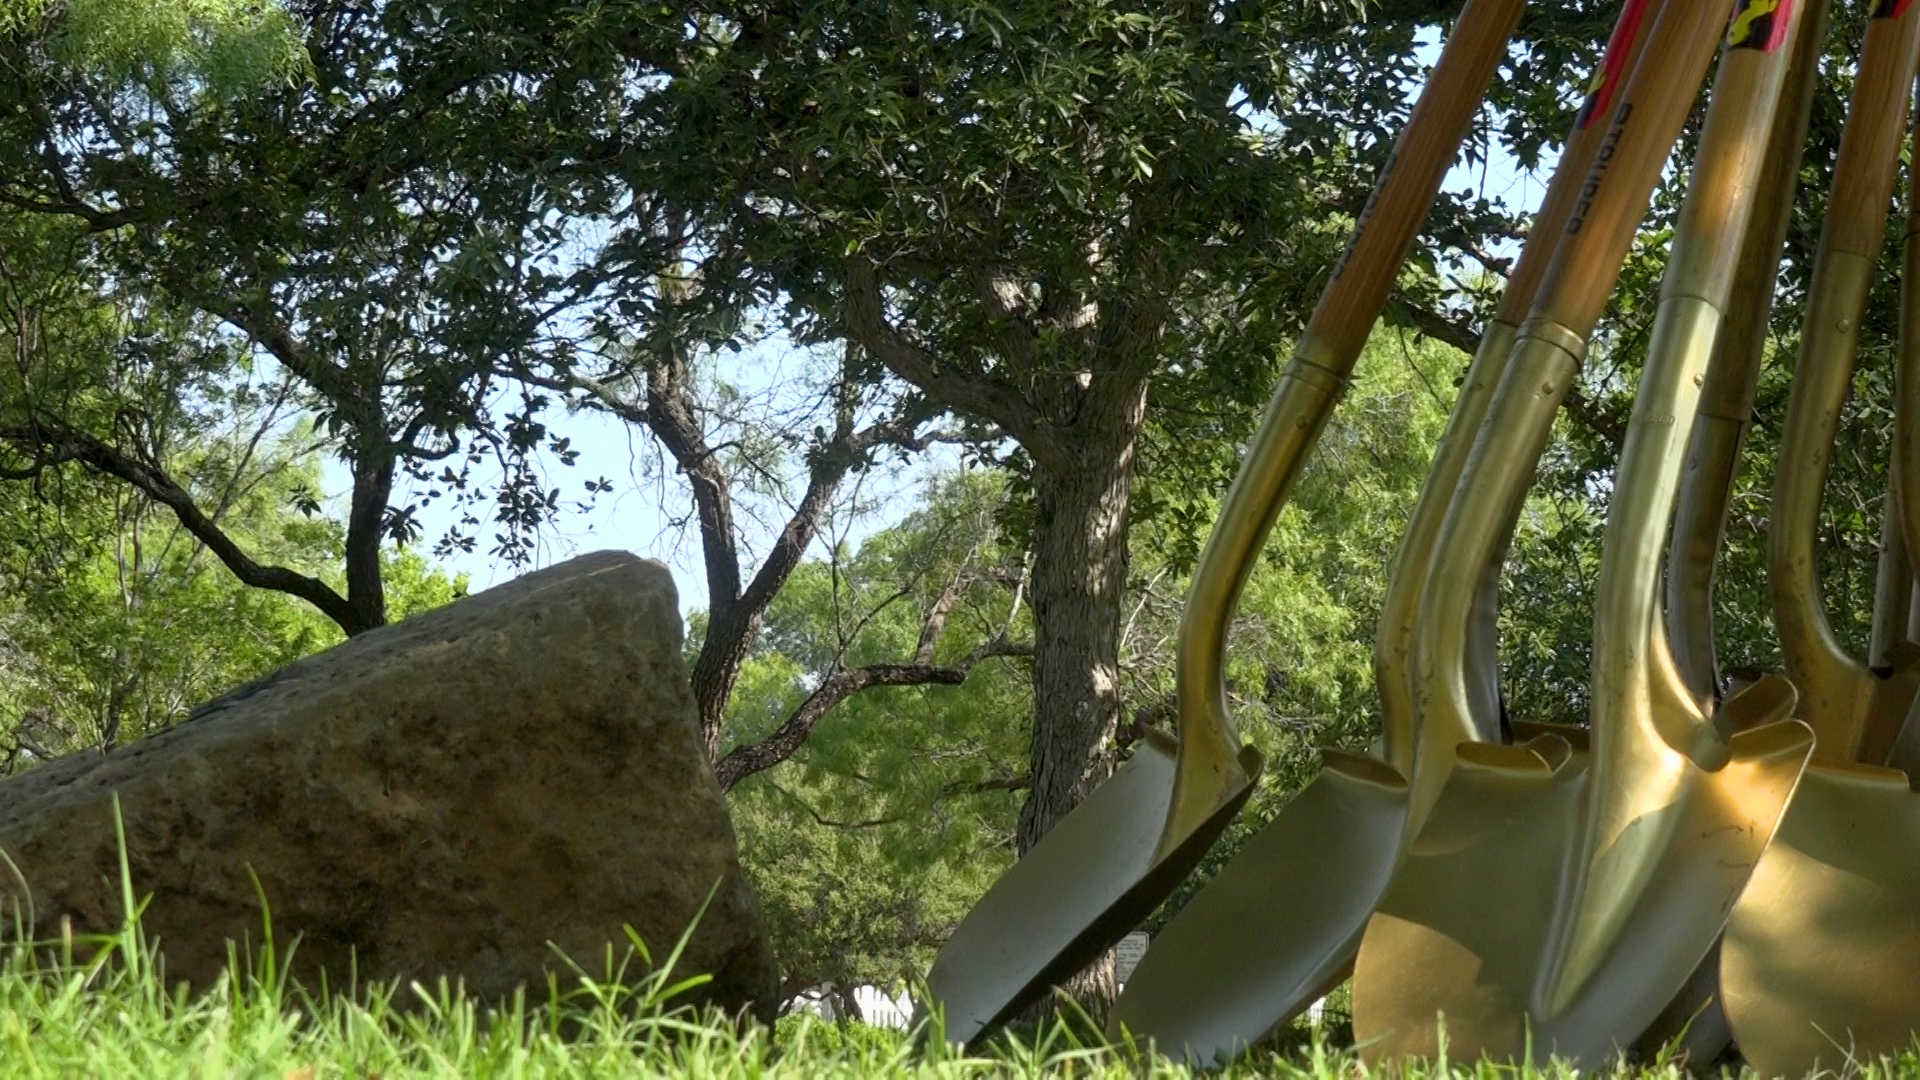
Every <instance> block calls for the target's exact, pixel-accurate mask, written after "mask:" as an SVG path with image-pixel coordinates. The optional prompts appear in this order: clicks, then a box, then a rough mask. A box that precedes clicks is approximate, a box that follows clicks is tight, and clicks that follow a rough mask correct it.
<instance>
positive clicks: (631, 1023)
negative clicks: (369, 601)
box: [0, 862, 1920, 1080]
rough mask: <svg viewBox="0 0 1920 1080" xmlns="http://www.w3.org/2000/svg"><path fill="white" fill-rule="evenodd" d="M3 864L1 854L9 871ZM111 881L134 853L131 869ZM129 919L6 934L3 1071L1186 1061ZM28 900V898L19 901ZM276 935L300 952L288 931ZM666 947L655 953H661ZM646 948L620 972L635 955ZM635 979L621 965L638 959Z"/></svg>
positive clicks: (605, 975) (1900, 1066) (1093, 1071)
mask: <svg viewBox="0 0 1920 1080" xmlns="http://www.w3.org/2000/svg"><path fill="white" fill-rule="evenodd" d="M6 869H8V867H7V866H5V865H0V872H3V871H5V870H6ZM122 875H123V877H122V880H123V882H124V881H125V867H124V862H123V865H122ZM122 901H123V903H124V904H125V905H126V910H127V912H128V917H127V919H126V921H125V926H124V927H123V929H122V930H121V931H120V932H119V933H117V934H114V935H111V936H108V937H104V938H90V939H88V938H81V939H76V940H72V941H63V942H52V943H47V942H42V943H37V944H35V945H32V946H29V945H28V944H26V943H24V942H23V941H22V940H21V936H20V934H19V933H18V932H17V931H18V929H19V927H20V926H22V925H23V921H22V919H21V915H20V914H16V916H15V919H14V922H13V926H14V929H15V931H16V932H15V933H14V934H13V935H11V936H10V937H8V938H6V940H7V941H10V942H12V944H7V945H0V1080H10V1078H13V1077H86V1078H115V1077H140V1078H143V1080H144V1078H149V1077H151V1078H156V1080H159V1078H168V1077H182V1078H184V1077H262V1078H273V1080H322V1078H336V1077H339V1078H345V1077H352V1078H356V1080H367V1078H374V1077H378V1078H380V1080H400V1078H403V1077H486V1078H496V1077H497V1078H509V1077H516V1078H517V1077H529V1078H549V1077H550V1078H562V1077H583V1078H584V1077H594V1078H598V1080H618V1078H625V1077H642V1076H663V1075H672V1076H692V1077H714V1078H720V1077H753V1078H762V1077H769V1078H770V1077H835V1076H846V1077H853V1076H859V1077H895V1076H898V1077H909V1076H912V1077H921V1076H927V1077H972V1076H994V1077H1002V1076H1016V1077H1018V1076H1040V1075H1043V1074H1044V1075H1061V1076H1073V1077H1104V1076H1114V1077H1133V1076H1152V1077H1177V1076H1187V1075H1190V1072H1189V1070H1187V1069H1186V1068H1184V1067H1182V1066H1179V1065H1176V1064H1173V1063H1171V1062H1168V1061H1166V1060H1165V1059H1162V1058H1158V1057H1156V1056H1154V1055H1153V1054H1152V1053H1150V1052H1149V1051H1147V1050H1145V1049H1143V1048H1140V1047H1136V1046H1129V1045H1117V1046H1116V1045H1112V1044H1108V1043H1105V1042H1104V1041H1103V1040H1100V1039H1098V1038H1097V1037H1095V1036H1091V1035H1089V1034H1086V1033H1087V1032H1090V1031H1091V1030H1093V1029H1092V1026H1091V1025H1088V1024H1085V1023H1084V1022H1083V1023H1077V1024H1076V1023H1069V1022H1061V1023H1059V1024H1056V1025H1055V1026H1053V1027H1051V1028H1050V1029H1048V1030H1046V1031H1044V1032H1041V1033H1028V1034H1026V1035H1024V1036H1021V1035H1017V1034H1016V1035H1008V1036H1004V1037H1002V1038H1001V1039H1000V1040H999V1041H998V1042H996V1043H995V1044H994V1045H992V1046H990V1047H989V1048H988V1049H987V1050H986V1051H984V1052H982V1053H980V1054H975V1055H967V1054H963V1053H961V1052H959V1051H957V1050H954V1049H951V1048H948V1047H947V1046H946V1045H945V1043H944V1040H940V1039H925V1040H922V1039H918V1038H916V1037H915V1036H914V1035H913V1034H911V1033H906V1032H897V1031H890V1030H885V1029H881V1028H873V1027H867V1026H866V1025H862V1024H857V1023H856V1024H846V1025H836V1024H834V1023H833V1022H830V1021H824V1020H820V1019H818V1018H816V1017H813V1016H811V1015H806V1014H800V1015H792V1016H788V1017H784V1018H782V1020H781V1021H780V1023H779V1025H778V1026H777V1027H776V1028H775V1029H773V1030H769V1029H767V1028H765V1027H761V1026H759V1025H755V1024H751V1023H748V1024H745V1025H734V1024H730V1023H728V1022H726V1021H725V1020H724V1019H723V1018H721V1017H718V1016H713V1015H702V1014H700V1013H699V1012H697V1011H696V1010H694V1009H692V1008H690V1007H687V1006H685V1005H683V1004H678V1002H679V1001H680V1000H683V999H684V995H685V993H686V992H687V991H688V990H690V989H692V988H694V987H696V986H697V985H698V984H699V982H701V981H702V980H700V979H698V978H693V979H686V978H681V979H677V980H676V978H675V973H674V970H673V968H674V962H675V960H676V959H677V957H678V954H679V951H678V949H677V948H676V949H674V950H672V951H671V952H669V953H666V954H664V955H659V956H655V955H654V954H652V953H650V952H649V951H648V949H647V946H646V944H645V943H643V942H640V941H638V940H637V939H635V940H633V941H632V943H631V946H632V947H631V948H630V949H628V950H627V953H626V955H625V957H624V959H622V958H616V957H615V956H614V955H613V954H612V953H611V952H610V953H609V954H608V955H607V956H606V957H603V958H602V960H601V962H600V963H599V964H598V965H596V969H595V970H594V971H591V972H590V971H589V970H588V969H587V968H585V967H583V966H581V965H579V964H575V963H573V962H571V961H568V962H567V963H566V964H564V965H561V966H563V967H566V968H569V969H570V970H571V976H570V977H569V978H566V979H559V978H556V979H554V980H552V981H551V982H550V983H549V985H548V986H546V987H545V988H544V990H543V992H541V993H538V994H535V995H531V996H529V995H524V994H523V995H522V996H520V997H518V998H516V999H515V1000H512V1001H508V1002H497V1003H491V1004H492V1007H486V1005H484V1004H483V1003H480V1002H476V1001H474V1000H473V999H471V998H468V997H466V996H465V995H463V994H462V993H461V992H460V991H459V990H458V989H457V988H455V987H450V986H447V985H445V984H441V985H436V986H432V987H423V986H420V985H417V984H414V985H407V986H395V985H373V986H351V985H349V986H342V987H332V988H329V987H319V988H304V987H299V986H295V985H292V984H290V983H289V982H288V981H287V979H286V977H285V975H284V971H285V967H286V965H285V963H284V960H285V956H284V954H283V953H282V951H280V949H277V948H276V947H275V944H274V933H273V926H272V921H271V915H270V913H267V912H265V911H264V908H263V926H262V936H261V940H262V942H264V943H265V944H263V945H261V946H260V947H258V948H252V949H248V948H244V947H241V948H236V949H235V950H234V952H233V955H232V957H231V962H230V964H229V971H228V974H227V975H226V976H225V977H224V978H223V979H222V980H221V981H220V982H219V983H218V984H216V985H215V986H212V987H210V988H208V989H206V990H205V991H203V992H201V993H198V994H195V995H189V994H187V993H186V992H185V991H184V990H181V989H170V988H169V987H168V985H167V981H166V979H165V977H164V973H163V972H162V971H160V970H159V969H158V965H157V964H156V962H155V952H154V950H153V948H152V947H151V944H150V943H149V942H147V941H146V940H145V939H144V937H143V936H142V934H141V931H140V924H139V908H138V904H137V902H136V900H135V898H134V895H133V892H132V889H131V888H130V887H128V886H126V885H125V884H123V885H122ZM22 914H24V913H22ZM285 947H287V948H296V949H297V948H298V943H297V942H294V943H291V944H290V945H288V946H285ZM656 960H657V961H658V963H657V964H656V963H655V961H656ZM631 964H639V965H643V966H640V967H633V968H629V967H627V966H626V965H631ZM648 970H651V971H652V972H653V974H650V975H647V976H646V977H644V978H623V976H624V975H626V974H627V973H628V972H629V971H648ZM1344 1046H1345V1043H1344V1028H1343V1027H1341V1026H1339V1025H1338V1024H1337V1023H1336V1024H1335V1025H1333V1026H1329V1027H1327V1028H1323V1029H1309V1028H1305V1027H1302V1028H1297V1029H1295V1030H1294V1031H1293V1032H1292V1033H1291V1034H1290V1037H1288V1038H1286V1039H1283V1040H1281V1041H1280V1042H1278V1043H1277V1044H1276V1047H1277V1048H1274V1049H1267V1050H1263V1051H1259V1052H1254V1053H1249V1054H1248V1055H1247V1056H1246V1057H1244V1058H1243V1059H1242V1060H1240V1061H1239V1062H1236V1063H1234V1064H1232V1065H1230V1066H1228V1067H1227V1068H1226V1069H1225V1070H1224V1075H1227V1076H1262V1077H1331V1076H1336V1075H1337V1076H1341V1077H1363V1076H1365V1075H1367V1073H1368V1071H1367V1070H1366V1069H1365V1068H1363V1067H1362V1066H1361V1065H1360V1064H1359V1063H1358V1061H1357V1060H1356V1059H1355V1058H1354V1056H1353V1055H1352V1053H1351V1052H1350V1051H1349V1050H1347V1049H1345V1048H1344ZM1398 1073H1399V1075H1402V1076H1407V1077H1415V1078H1419V1077H1429V1076H1437V1075H1441V1074H1446V1075H1451V1076H1488V1077H1493V1076H1500V1077H1511V1078H1516V1080H1519V1078H1522V1077H1525V1078H1531V1077H1556V1076H1571V1075H1573V1074H1572V1072H1571V1070H1567V1069H1545V1070H1534V1069H1528V1070H1524V1071H1522V1070H1516V1069H1513V1068H1509V1067H1502V1066H1495V1065H1491V1064H1487V1063H1478V1064H1472V1063H1470V1064H1466V1065H1462V1064H1460V1063H1447V1062H1442V1063H1426V1062H1409V1063H1404V1064H1403V1066H1402V1068H1401V1069H1400V1070H1398ZM1860 1074H1862V1075H1868V1076H1913V1077H1920V1055H1915V1054H1908V1055H1906V1056H1904V1057H1903V1058H1902V1059H1900V1060H1899V1061H1888V1062H1880V1063H1875V1064H1873V1065H1871V1066H1869V1067H1867V1068H1865V1069H1862V1070H1860ZM1600 1075H1612V1076H1644V1077H1668V1076H1671V1077H1676V1078H1677V1077H1682V1076H1685V1075H1687V1073H1686V1070H1685V1069H1684V1068H1683V1067H1681V1065H1680V1064H1678V1063H1675V1062H1672V1061H1660V1062H1655V1063H1653V1064H1652V1065H1649V1066H1643V1067H1639V1068H1629V1067H1626V1066H1624V1065H1622V1066H1619V1067H1616V1068H1615V1069H1612V1070H1609V1071H1607V1072H1605V1073H1603V1074H1600Z"/></svg>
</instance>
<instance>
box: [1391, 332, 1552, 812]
mask: <svg viewBox="0 0 1920 1080" xmlns="http://www.w3.org/2000/svg"><path fill="white" fill-rule="evenodd" d="M1518 332H1519V328H1518V327H1516V326H1514V325H1512V324H1510V323H1504V322H1501V321H1499V320H1497V319H1496V320H1494V321H1493V322H1490V323H1488V324H1487V328H1486V329H1485V330H1484V331H1483V332H1482V333H1481V335H1480V345H1479V348H1478V349H1477V350H1475V352H1474V354H1473V360H1472V362H1471V363H1469V364H1468V365H1467V372H1466V376H1465V378H1464V379H1462V381H1461V384H1460V394H1459V396H1458V397H1457V398H1455V399H1454V403H1453V412H1452V413H1451V414H1450V415H1449V416H1448V417H1447V427H1446V430H1445V431H1444V432H1443V433H1442V434H1441V436H1440V443H1439V445H1438V446H1437V447H1435V448H1434V453H1433V467H1432V468H1431V469H1430V470H1428V472H1427V478H1426V480H1425V482H1423V483H1422V484H1421V486H1420V497H1419V499H1418V500H1417V501H1416V502H1415V503H1414V507H1413V513H1412V515H1411V516H1410V517H1409V518H1408V520H1407V531H1406V534H1405V535H1404V536H1403V537H1402V538H1401V541H1400V550H1399V553H1398V555H1397V556H1396V557H1395V559H1394V564H1393V573H1392V574H1391V575H1390V576H1389V578H1388V580H1387V594H1386V597H1385V599H1384V601H1383V602H1382V604H1381V610H1380V626H1379V630H1378V633H1377V634H1376V636H1375V638H1374V653H1373V657H1374V660H1373V663H1374V675H1375V680H1376V682H1377V683H1378V685H1379V690H1380V712H1381V718H1382V726H1383V728H1384V733H1385V752H1386V759H1387V762H1388V764H1390V765H1392V766H1393V767H1394V768H1395V769H1396V770H1398V771H1399V773H1400V775H1402V776H1408V775H1411V774H1412V771H1413V759H1414V744H1415V735H1414V730H1415V721H1416V713H1415V708H1414V677H1413V638H1414V630H1415V627H1416V626H1417V625H1418V624H1419V618H1420V594H1421V591H1422V590H1423V588H1424V587H1425V585H1426V581H1427V577H1428V573H1429V571H1430V570H1431V569H1432V566H1433V557H1434V550H1435V546H1436V544H1437V542H1438V540H1439V536H1440V529H1441V526H1442V525H1444V524H1445V522H1446V516H1447V504H1448V503H1449V501H1450V500H1451V499H1452V498H1453V493H1454V490H1455V488H1456V487H1457V486H1458V485H1459V482H1460V477H1461V474H1462V473H1463V472H1464V471H1465V469H1466V466H1467V458H1468V456H1469V455H1470V454H1471V453H1472V452H1473V438H1474V435H1475V433H1476V432H1478V431H1479V430H1480V422H1481V420H1482V419H1484V418H1485V417H1486V413H1487V406H1488V403H1489V402H1490V401H1491V400H1492V398H1493V390H1494V386H1495V385H1496V384H1497V383H1498V382H1499V373H1500V369H1501V368H1502V367H1504V366H1505V365H1506V360H1507V353H1508V351H1509V350H1510V349H1511V348H1512V347H1513V339H1514V335H1515V334H1517V333H1518Z"/></svg>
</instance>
